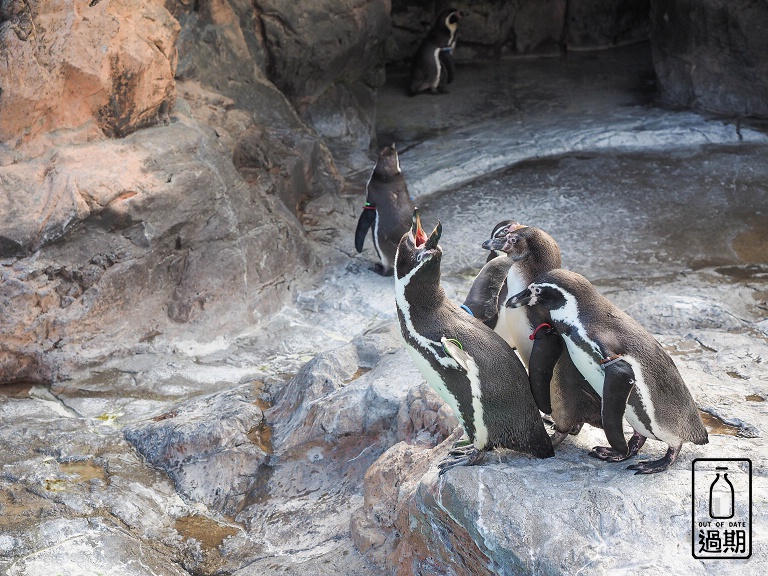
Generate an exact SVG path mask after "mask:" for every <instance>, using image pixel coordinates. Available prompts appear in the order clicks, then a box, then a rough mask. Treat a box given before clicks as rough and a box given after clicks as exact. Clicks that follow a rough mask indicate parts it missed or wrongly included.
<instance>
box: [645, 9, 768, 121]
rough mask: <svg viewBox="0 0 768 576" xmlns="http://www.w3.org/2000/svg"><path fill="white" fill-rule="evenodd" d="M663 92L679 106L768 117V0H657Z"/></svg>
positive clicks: (655, 36)
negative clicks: (761, 0)
mask: <svg viewBox="0 0 768 576" xmlns="http://www.w3.org/2000/svg"><path fill="white" fill-rule="evenodd" d="M651 22H652V31H651V44H652V47H653V66H654V68H655V70H656V76H657V77H658V87H659V97H660V99H661V101H662V102H663V103H666V104H667V105H670V106H675V107H686V108H688V107H693V108H699V109H703V110H708V111H712V112H718V113H721V114H729V115H738V116H758V117H761V118H765V117H768V62H767V61H766V58H765V53H766V50H768V36H766V34H765V29H766V26H768V5H766V3H765V2H753V1H751V0H702V1H698V0H672V1H667V0H652V2H651Z"/></svg>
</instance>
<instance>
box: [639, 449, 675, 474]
mask: <svg viewBox="0 0 768 576" xmlns="http://www.w3.org/2000/svg"><path fill="white" fill-rule="evenodd" d="M680 448H681V446H678V447H677V448H671V447H670V448H669V450H667V453H666V454H665V455H664V457H663V458H660V459H658V460H644V461H642V462H638V463H637V464H632V465H631V466H627V470H634V471H635V474H655V473H657V472H664V470H666V469H667V468H669V467H670V466H671V465H672V464H673V463H674V462H675V460H677V456H678V454H680Z"/></svg>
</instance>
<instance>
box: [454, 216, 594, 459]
mask: <svg viewBox="0 0 768 576" xmlns="http://www.w3.org/2000/svg"><path fill="white" fill-rule="evenodd" d="M482 246H483V248H485V249H486V250H489V251H490V255H489V257H488V258H489V260H488V262H487V263H486V264H485V266H484V267H483V269H482V270H481V271H480V273H479V274H478V276H477V278H475V281H474V282H473V283H472V287H471V288H470V291H469V294H468V295H467V298H466V300H465V301H464V305H465V306H467V309H469V310H470V312H475V314H474V315H475V316H476V317H478V318H480V319H481V320H483V321H484V322H486V324H487V325H489V326H490V327H492V328H493V329H494V331H495V332H496V333H497V334H499V335H500V336H501V337H502V338H504V339H505V340H506V341H507V343H508V344H509V345H510V346H511V347H512V348H515V349H516V350H517V352H518V354H519V356H520V358H521V359H522V361H523V364H525V367H526V368H527V369H528V372H529V378H530V380H531V382H532V391H533V393H534V399H535V400H536V405H537V406H538V408H539V410H541V411H542V412H544V413H545V414H549V415H550V416H551V418H552V420H553V423H554V432H553V434H552V445H553V446H555V447H556V446H558V445H559V444H560V443H561V442H562V441H563V440H564V439H565V438H566V437H567V436H568V435H569V434H578V433H579V431H580V430H581V427H582V425H583V424H584V423H587V424H590V425H591V426H595V427H597V428H602V416H601V412H600V406H601V400H600V396H598V395H597V393H596V392H595V391H594V390H593V389H592V387H591V386H590V385H589V383H588V382H587V381H586V379H585V378H584V377H583V376H582V375H581V373H580V372H579V371H578V369H577V368H576V366H574V364H573V362H572V361H571V358H570V356H568V354H562V352H563V351H564V344H563V342H562V340H561V339H560V338H559V336H558V335H557V334H556V333H554V331H552V330H551V326H549V325H548V324H547V320H548V318H549V315H548V314H547V312H546V311H543V310H540V309H537V308H514V309H512V308H507V307H506V306H504V303H505V302H506V300H507V291H508V290H510V291H513V292H512V293H517V292H519V291H521V290H524V289H525V288H526V287H527V286H528V285H529V284H530V283H531V282H533V280H534V279H535V278H536V277H537V276H539V275H540V274H542V273H544V272H546V271H548V270H552V269H554V268H559V267H560V265H561V257H560V249H559V247H558V245H557V242H555V239H554V238H552V237H551V236H550V235H549V234H547V233H546V232H544V231H543V230H541V229H539V228H535V227H533V226H526V225H524V224H519V223H517V222H515V221H513V220H504V221H502V222H499V223H498V224H497V225H496V226H494V228H493V231H492V233H491V237H490V238H489V239H488V240H486V241H485V242H483V245H482ZM494 254H503V256H497V257H495V258H494V257H493V255H494ZM503 269H506V270H507V273H506V276H505V277H504V279H503V284H499V276H500V274H501V271H502V270H503ZM497 285H498V287H497ZM498 303H501V306H500V308H499V306H498ZM496 313H497V314H498V316H496V317H495V319H494V318H490V320H492V321H493V325H491V324H490V323H489V320H488V318H489V316H490V315H491V314H496ZM543 339H549V340H552V342H551V343H550V344H549V345H547V346H545V345H543V344H541V343H540V345H539V346H538V347H537V348H536V350H537V354H543V353H544V351H546V352H547V353H548V354H551V355H553V356H555V357H554V358H552V359H545V361H542V360H541V359H536V358H534V359H533V361H532V359H531V354H532V352H533V350H534V341H535V340H543ZM541 366H551V367H552V373H542V372H540V371H539V368H540V367H541ZM541 379H545V380H546V383H545V384H542V383H541V382H540V380H541ZM542 386H547V387H548V389H549V394H547V395H539V394H537V392H538V391H539V390H540V389H541V387H542Z"/></svg>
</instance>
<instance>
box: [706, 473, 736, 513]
mask: <svg viewBox="0 0 768 576" xmlns="http://www.w3.org/2000/svg"><path fill="white" fill-rule="evenodd" d="M715 470H717V471H718V472H717V477H716V478H715V481H714V482H712V486H711V487H710V488H709V515H710V517H712V518H720V519H725V520H727V519H728V518H733V512H734V510H733V503H734V493H733V484H731V481H730V480H728V473H727V471H728V468H727V467H723V466H718V467H717V468H715ZM720 472H723V475H722V476H720Z"/></svg>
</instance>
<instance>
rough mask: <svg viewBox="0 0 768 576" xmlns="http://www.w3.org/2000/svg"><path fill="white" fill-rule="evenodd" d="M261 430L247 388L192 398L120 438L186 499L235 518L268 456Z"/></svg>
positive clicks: (252, 396)
mask: <svg viewBox="0 0 768 576" xmlns="http://www.w3.org/2000/svg"><path fill="white" fill-rule="evenodd" d="M264 426H265V423H264V414H263V413H262V411H261V410H260V409H259V407H258V406H257V405H256V397H255V393H254V387H253V386H252V385H250V384H247V385H244V386H239V387H236V388H233V389H230V390H227V391H226V392H223V393H218V394H210V395H206V396H202V397H199V398H195V399H194V400H193V401H190V402H188V403H185V404H182V405H180V406H177V407H175V408H173V409H171V410H169V411H167V412H164V413H163V414H159V415H157V416H155V417H154V418H152V419H151V420H146V421H143V422H139V423H136V424H134V425H131V426H127V427H126V428H125V429H124V434H125V438H126V439H127V440H128V441H129V442H130V443H131V444H133V445H134V446H135V447H136V450H138V452H139V453H140V454H141V455H142V456H143V457H144V458H145V459H146V460H147V462H149V463H150V464H152V465H153V466H155V467H157V468H159V469H161V470H163V471H164V472H165V473H166V474H168V476H169V477H170V478H171V480H173V483H174V485H175V487H176V491H177V492H178V493H179V494H180V495H181V496H182V497H184V498H185V499H186V500H188V501H190V502H193V503H201V504H204V505H205V506H206V507H207V508H208V509H209V510H211V511H212V512H214V513H218V514H223V515H227V516H235V515H236V514H237V513H238V512H239V511H240V509H241V508H242V507H243V505H244V503H245V499H246V498H247V497H248V495H249V494H250V493H251V492H252V491H253V489H254V486H255V485H256V483H257V482H258V476H259V471H260V469H261V467H262V465H263V464H264V462H265V460H266V459H267V458H268V455H269V452H271V445H270V444H269V442H268V441H267V440H266V437H265V438H262V437H261V432H260V431H261V430H263V428H264Z"/></svg>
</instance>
